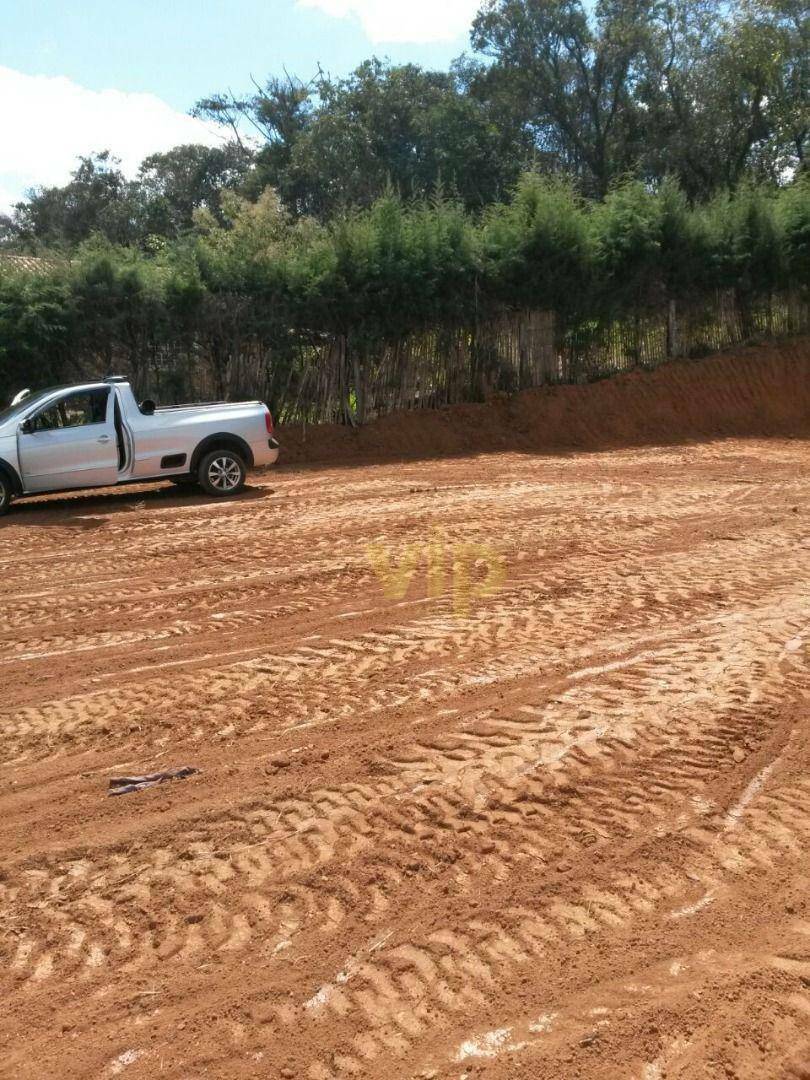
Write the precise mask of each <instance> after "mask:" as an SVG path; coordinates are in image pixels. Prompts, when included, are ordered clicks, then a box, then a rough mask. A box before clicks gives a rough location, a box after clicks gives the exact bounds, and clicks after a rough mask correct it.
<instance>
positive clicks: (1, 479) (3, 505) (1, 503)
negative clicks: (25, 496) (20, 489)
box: [0, 472, 11, 517]
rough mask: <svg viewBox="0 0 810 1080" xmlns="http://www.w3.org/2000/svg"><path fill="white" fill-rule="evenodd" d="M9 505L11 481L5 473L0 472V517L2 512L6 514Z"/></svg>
mask: <svg viewBox="0 0 810 1080" xmlns="http://www.w3.org/2000/svg"><path fill="white" fill-rule="evenodd" d="M10 506H11V481H10V480H9V478H8V477H7V476H6V475H5V473H2V472H0V517H2V515H3V514H7V513H8V510H9V507H10Z"/></svg>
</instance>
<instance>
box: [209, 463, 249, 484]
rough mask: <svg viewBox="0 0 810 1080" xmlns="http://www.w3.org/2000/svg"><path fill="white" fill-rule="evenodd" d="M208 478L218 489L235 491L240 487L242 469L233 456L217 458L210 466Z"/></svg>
mask: <svg viewBox="0 0 810 1080" xmlns="http://www.w3.org/2000/svg"><path fill="white" fill-rule="evenodd" d="M208 479H209V481H210V482H211V485H212V486H213V487H215V488H216V489H217V491H233V490H234V488H237V487H239V483H240V481H241V479H242V470H241V469H240V468H239V465H238V464H237V463H236V462H235V461H234V459H233V458H230V457H221V458H215V459H214V461H212V462H211V465H210V466H209V469H208Z"/></svg>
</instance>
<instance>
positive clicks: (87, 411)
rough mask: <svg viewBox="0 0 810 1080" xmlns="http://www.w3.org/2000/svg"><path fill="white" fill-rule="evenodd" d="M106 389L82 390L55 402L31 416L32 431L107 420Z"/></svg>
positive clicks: (108, 392)
mask: <svg viewBox="0 0 810 1080" xmlns="http://www.w3.org/2000/svg"><path fill="white" fill-rule="evenodd" d="M109 394H110V391H109V390H106V389H99V390H82V391H80V392H79V393H78V394H70V395H68V397H64V398H62V399H61V401H57V402H55V403H54V404H53V405H51V406H50V407H49V408H47V409H43V411H42V412H41V413H37V415H36V416H35V417H34V418H33V421H32V424H31V427H32V430H33V431H55V430H58V429H59V428H74V427H88V426H89V425H91V424H104V423H106V420H107V399H108V397H109Z"/></svg>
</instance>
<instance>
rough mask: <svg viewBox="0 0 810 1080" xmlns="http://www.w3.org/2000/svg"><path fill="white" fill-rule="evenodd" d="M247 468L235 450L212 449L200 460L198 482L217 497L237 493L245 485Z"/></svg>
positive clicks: (207, 491) (206, 491) (204, 489)
mask: <svg viewBox="0 0 810 1080" xmlns="http://www.w3.org/2000/svg"><path fill="white" fill-rule="evenodd" d="M246 476H247V468H246V467H245V463H244V461H243V460H242V459H241V457H240V456H239V454H237V453H236V452H235V451H234V450H212V451H211V452H210V453H208V454H206V455H205V457H204V458H203V459H202V461H201V462H200V465H199V468H198V470H197V482H198V483H199V485H200V487H201V488H202V489H203V491H204V492H205V493H206V495H213V496H214V497H215V498H220V499H221V498H223V497H224V496H226V495H237V494H238V493H239V492H240V491H241V490H242V488H243V487H244V486H245V477H246Z"/></svg>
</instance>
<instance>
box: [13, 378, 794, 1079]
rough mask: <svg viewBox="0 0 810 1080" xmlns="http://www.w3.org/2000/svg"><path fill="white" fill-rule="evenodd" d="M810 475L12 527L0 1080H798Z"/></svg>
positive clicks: (528, 463)
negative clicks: (118, 783)
mask: <svg viewBox="0 0 810 1080" xmlns="http://www.w3.org/2000/svg"><path fill="white" fill-rule="evenodd" d="M611 392H613V391H611ZM808 465H810V442H808V441H807V440H806V439H804V438H788V437H784V436H775V437H772V438H769V439H765V438H741V437H735V438H728V439H722V440H721V439H715V440H708V441H702V442H695V443H684V444H682V445H670V446H660V447H636V448H629V449H613V450H604V451H599V452H584V451H583V452H557V453H549V452H545V453H540V452H517V451H516V450H514V449H507V450H503V451H501V452H497V453H495V452H493V453H489V454H483V455H477V456H475V455H471V454H467V455H464V456H456V457H450V458H435V459H433V460H422V461H418V460H413V461H408V462H405V463H402V462H400V463H396V462H390V463H387V464H384V463H383V464H380V463H378V464H369V463H366V464H362V465H357V466H356V467H351V468H349V467H335V466H321V467H314V466H310V467H304V466H295V467H291V466H287V467H284V468H281V469H279V470H277V471H276V472H271V473H266V474H264V475H259V476H257V477H256V478H254V480H253V483H252V486H251V488H250V489H249V490H248V491H247V492H246V493H245V494H244V495H243V496H242V497H240V498H239V499H237V500H234V501H232V502H227V503H212V502H208V501H205V500H204V499H202V498H201V497H199V496H197V495H195V494H193V493H186V494H183V493H178V492H176V491H175V490H174V489H167V488H160V489H151V490H146V489H144V490H133V489H124V490H121V491H118V492H115V493H112V494H105V495H93V496H79V497H75V498H59V499H55V500H50V501H39V502H31V503H28V504H20V505H19V506H18V507H17V508H16V509H15V511H14V513H13V514H12V515H11V516H10V517H9V518H7V519H5V522H4V523H3V525H2V526H0V566H1V567H2V581H3V585H2V599H1V600H0V686H2V705H0V739H1V740H2V764H1V765H0V852H2V863H1V864H0V915H1V916H2V918H1V919H0V995H2V998H1V1000H2V1003H3V1004H2V1009H1V1010H0V1075H2V1076H3V1077H15V1078H37V1080H39V1078H43V1077H48V1078H51V1077H59V1078H71V1077H94V1078H95V1077H98V1078H103V1077H113V1076H117V1075H120V1076H122V1077H124V1080H130V1078H131V1080H136V1078H138V1080H140V1078H147V1077H148V1078H152V1077H164V1076H165V1077H176V1078H183V1080H190V1078H197V1077H262V1078H276V1077H281V1078H287V1080H298V1078H299V1077H300V1078H305V1080H330V1078H352V1077H375V1078H386V1080H388V1078H400V1077H403V1078H425V1080H427V1078H431V1077H434V1078H450V1077H452V1078H454V1080H456V1078H462V1077H470V1078H472V1077H475V1078H478V1077H486V1078H491V1080H505V1078H510V1080H511V1078H526V1080H545V1078H549V1080H551V1078H553V1080H569V1078H574V1077H578V1078H583V1080H585V1078H587V1080H616V1078H625V1077H626V1078H633V1080H659V1078H661V1080H663V1078H667V1080H673V1078H678V1080H682V1078H698V1077H712V1078H715V1077H717V1078H721V1077H722V1078H727V1077H739V1078H745V1080H749V1078H767V1080H770V1078H776V1077H785V1078H793V1080H799V1078H801V1077H804V1078H807V1077H808V1076H810V892H809V891H808V887H809V886H810V860H809V859H808V841H810V805H809V802H808V800H810V725H808V723H807V720H808V707H809V706H808V702H809V701H810V599H809V598H810V541H809V540H808V520H809V518H810V515H809V514H808V497H807V496H808V488H809V487H810V476H809V475H808ZM183 765H191V766H195V767H196V768H198V769H199V770H200V772H199V773H197V774H196V775H194V776H191V777H190V778H188V779H185V780H178V781H175V782H174V783H170V784H164V785H161V786H158V787H154V788H151V789H149V790H145V791H139V792H134V793H132V794H128V795H123V796H121V797H118V798H110V797H108V795H107V789H108V784H109V780H110V778H111V777H114V776H120V775H122V774H133V773H134V774H140V773H144V772H149V771H152V770H155V769H170V768H177V767H180V766H183Z"/></svg>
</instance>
